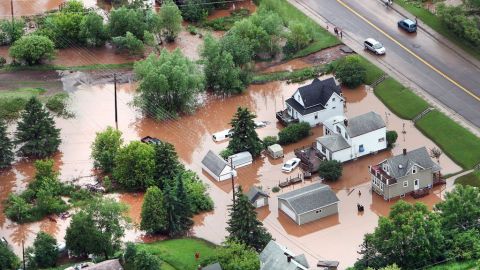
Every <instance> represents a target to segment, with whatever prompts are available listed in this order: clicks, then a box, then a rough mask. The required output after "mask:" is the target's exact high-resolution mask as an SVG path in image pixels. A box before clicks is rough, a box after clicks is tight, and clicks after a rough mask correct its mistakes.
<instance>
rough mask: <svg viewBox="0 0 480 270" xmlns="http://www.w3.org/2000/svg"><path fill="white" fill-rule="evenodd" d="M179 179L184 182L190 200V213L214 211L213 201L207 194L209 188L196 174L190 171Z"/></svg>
mask: <svg viewBox="0 0 480 270" xmlns="http://www.w3.org/2000/svg"><path fill="white" fill-rule="evenodd" d="M179 177H181V178H182V179H183V181H184V184H185V190H186V192H187V196H188V198H189V200H190V211H191V212H192V213H193V214H198V213H200V212H203V211H211V210H213V201H212V198H210V196H209V195H208V193H207V186H206V184H205V183H203V182H202V180H200V178H198V175H197V174H196V173H195V172H192V171H190V170H188V171H185V172H183V173H182V174H181V175H180V176H179Z"/></svg>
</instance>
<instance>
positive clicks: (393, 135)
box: [387, 130, 398, 148]
mask: <svg viewBox="0 0 480 270" xmlns="http://www.w3.org/2000/svg"><path fill="white" fill-rule="evenodd" d="M397 138H398V134H397V132H396V131H395V130H389V131H387V147H389V148H392V147H393V146H394V145H395V142H396V141H397Z"/></svg>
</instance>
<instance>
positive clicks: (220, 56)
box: [201, 35, 245, 94]
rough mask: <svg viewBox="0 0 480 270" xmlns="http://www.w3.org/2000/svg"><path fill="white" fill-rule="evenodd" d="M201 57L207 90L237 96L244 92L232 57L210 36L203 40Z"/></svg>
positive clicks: (238, 71)
mask: <svg viewBox="0 0 480 270" xmlns="http://www.w3.org/2000/svg"><path fill="white" fill-rule="evenodd" d="M201 55H202V59H203V61H204V66H205V68H204V72H205V78H206V82H207V86H208V87H209V88H211V89H212V90H213V91H214V92H217V93H221V94H238V93H241V92H242V91H243V90H244V88H245V86H244V84H243V82H242V81H241V79H240V68H239V67H237V66H235V63H234V61H233V56H232V55H231V54H230V53H229V52H226V51H223V50H222V48H221V44H220V43H219V42H218V41H217V40H216V39H214V38H213V37H212V36H210V35H208V36H207V37H206V38H205V41H204V45H203V48H202V53H201Z"/></svg>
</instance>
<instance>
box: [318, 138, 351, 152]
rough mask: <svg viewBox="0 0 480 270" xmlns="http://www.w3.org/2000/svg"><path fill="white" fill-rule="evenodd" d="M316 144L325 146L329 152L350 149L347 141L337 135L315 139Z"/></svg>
mask: <svg viewBox="0 0 480 270" xmlns="http://www.w3.org/2000/svg"><path fill="white" fill-rule="evenodd" d="M317 142H318V143H320V144H321V145H323V146H325V147H326V148H327V149H328V150H330V151H331V152H337V151H340V150H343V149H347V148H349V147H350V145H349V144H348V142H347V141H345V139H344V138H343V137H342V136H341V135H338V134H333V135H325V136H322V137H319V138H317Z"/></svg>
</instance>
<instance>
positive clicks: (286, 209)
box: [280, 203, 297, 221]
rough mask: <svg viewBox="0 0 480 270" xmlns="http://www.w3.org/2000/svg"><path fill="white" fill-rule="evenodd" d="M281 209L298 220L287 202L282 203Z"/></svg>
mask: <svg viewBox="0 0 480 270" xmlns="http://www.w3.org/2000/svg"><path fill="white" fill-rule="evenodd" d="M280 209H281V210H282V211H283V212H284V213H285V214H287V216H289V217H291V218H292V219H293V220H295V221H296V220H297V219H296V217H295V213H294V212H293V211H292V210H291V209H290V208H288V207H287V206H286V205H285V204H283V203H280Z"/></svg>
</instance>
